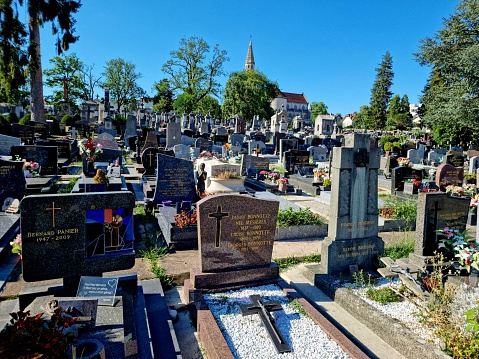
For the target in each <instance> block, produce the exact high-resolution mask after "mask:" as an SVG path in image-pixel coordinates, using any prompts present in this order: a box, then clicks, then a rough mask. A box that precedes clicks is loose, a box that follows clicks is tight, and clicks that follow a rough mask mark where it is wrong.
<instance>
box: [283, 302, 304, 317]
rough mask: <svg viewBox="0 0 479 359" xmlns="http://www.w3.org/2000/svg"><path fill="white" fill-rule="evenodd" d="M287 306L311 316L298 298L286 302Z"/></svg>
mask: <svg viewBox="0 0 479 359" xmlns="http://www.w3.org/2000/svg"><path fill="white" fill-rule="evenodd" d="M286 306H287V307H290V308H291V309H293V310H294V311H296V312H297V313H298V314H301V315H304V316H305V317H308V318H309V314H308V313H307V312H306V311H305V310H304V308H303V306H302V305H301V303H300V302H299V301H298V299H293V300H292V301H290V302H288V303H286Z"/></svg>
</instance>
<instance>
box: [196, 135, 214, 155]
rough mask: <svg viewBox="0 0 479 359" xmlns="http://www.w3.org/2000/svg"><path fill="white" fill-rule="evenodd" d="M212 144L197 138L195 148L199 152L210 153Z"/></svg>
mask: <svg viewBox="0 0 479 359" xmlns="http://www.w3.org/2000/svg"><path fill="white" fill-rule="evenodd" d="M212 146H213V144H212V143H211V141H209V140H207V139H205V138H203V137H198V138H197V139H196V141H195V147H196V148H199V149H200V152H203V151H208V152H211V149H212Z"/></svg>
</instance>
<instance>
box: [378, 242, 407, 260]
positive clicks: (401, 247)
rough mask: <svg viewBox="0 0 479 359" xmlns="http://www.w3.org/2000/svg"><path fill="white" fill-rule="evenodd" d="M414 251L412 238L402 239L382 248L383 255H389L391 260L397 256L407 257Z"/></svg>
mask: <svg viewBox="0 0 479 359" xmlns="http://www.w3.org/2000/svg"><path fill="white" fill-rule="evenodd" d="M412 252H414V240H412V241H406V240H402V241H401V242H400V243H397V244H394V245H392V246H390V247H386V248H384V255H383V256H384V257H389V258H391V259H392V260H393V261H395V260H396V259H399V258H407V257H409V253H412Z"/></svg>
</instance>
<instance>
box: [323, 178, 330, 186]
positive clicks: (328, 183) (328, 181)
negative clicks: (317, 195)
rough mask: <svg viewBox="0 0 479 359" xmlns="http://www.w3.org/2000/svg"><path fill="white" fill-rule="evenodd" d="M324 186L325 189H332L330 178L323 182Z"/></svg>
mask: <svg viewBox="0 0 479 359" xmlns="http://www.w3.org/2000/svg"><path fill="white" fill-rule="evenodd" d="M323 186H324V187H330V186H331V180H330V179H329V178H325V179H324V180H323Z"/></svg>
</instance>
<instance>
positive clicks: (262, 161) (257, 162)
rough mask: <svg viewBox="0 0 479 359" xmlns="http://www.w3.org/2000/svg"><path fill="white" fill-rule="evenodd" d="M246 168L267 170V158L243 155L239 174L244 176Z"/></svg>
mask: <svg viewBox="0 0 479 359" xmlns="http://www.w3.org/2000/svg"><path fill="white" fill-rule="evenodd" d="M248 168H255V169H256V170H257V171H258V172H259V171H262V170H265V171H269V159H268V158H265V157H256V156H252V155H243V156H242V158H241V175H242V176H246V173H247V171H248Z"/></svg>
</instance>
